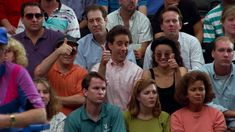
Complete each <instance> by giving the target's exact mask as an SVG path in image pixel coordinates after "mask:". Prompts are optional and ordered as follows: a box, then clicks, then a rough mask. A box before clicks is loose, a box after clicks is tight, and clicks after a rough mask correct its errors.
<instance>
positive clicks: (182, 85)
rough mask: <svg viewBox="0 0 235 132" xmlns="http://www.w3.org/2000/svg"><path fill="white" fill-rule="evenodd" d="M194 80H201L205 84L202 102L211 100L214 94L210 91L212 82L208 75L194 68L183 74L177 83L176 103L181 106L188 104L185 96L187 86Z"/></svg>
mask: <svg viewBox="0 0 235 132" xmlns="http://www.w3.org/2000/svg"><path fill="white" fill-rule="evenodd" d="M196 81H202V82H203V84H204V86H205V91H206V94H205V99H204V101H203V103H204V104H206V103H208V102H211V101H212V99H213V98H214V97H215V95H214V93H213V91H212V84H211V81H210V79H209V76H208V75H207V73H205V72H202V71H197V70H196V71H191V72H189V73H187V74H186V75H184V77H183V78H182V79H181V80H180V81H179V83H178V84H177V86H176V90H175V99H176V101H177V102H178V103H180V104H181V105H183V106H187V105H188V104H189V99H188V98H187V95H188V88H189V86H190V85H191V84H193V83H194V82H196Z"/></svg>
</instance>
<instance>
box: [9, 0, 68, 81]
mask: <svg viewBox="0 0 235 132" xmlns="http://www.w3.org/2000/svg"><path fill="white" fill-rule="evenodd" d="M43 19H44V17H43V12H42V9H41V7H40V5H39V4H38V3H32V2H28V3H24V4H23V5H22V7H21V20H22V22H23V24H24V25H25V31H24V32H22V33H20V34H17V35H15V36H14V38H15V39H17V40H18V41H20V42H21V43H22V44H23V46H24V48H25V50H26V53H27V58H28V60H29V65H28V66H27V67H26V68H27V70H28V71H29V73H30V75H31V77H33V76H34V69H35V67H36V66H37V65H38V64H39V63H41V61H42V60H43V59H45V58H46V57H47V56H48V55H50V53H52V52H53V51H54V49H55V48H56V41H57V40H58V38H60V37H62V36H63V34H61V33H59V32H55V31H52V30H49V29H45V28H43V26H42V23H43Z"/></svg>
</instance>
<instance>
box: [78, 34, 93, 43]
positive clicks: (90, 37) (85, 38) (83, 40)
mask: <svg viewBox="0 0 235 132" xmlns="http://www.w3.org/2000/svg"><path fill="white" fill-rule="evenodd" d="M92 39H93V35H92V34H91V33H89V34H87V35H86V36H84V37H82V38H80V39H79V40H78V43H79V46H81V45H83V46H85V45H88V44H87V41H91V40H92Z"/></svg>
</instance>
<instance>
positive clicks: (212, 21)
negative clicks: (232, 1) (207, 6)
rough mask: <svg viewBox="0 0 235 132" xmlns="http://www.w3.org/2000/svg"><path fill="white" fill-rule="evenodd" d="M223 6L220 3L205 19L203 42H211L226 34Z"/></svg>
mask: <svg viewBox="0 0 235 132" xmlns="http://www.w3.org/2000/svg"><path fill="white" fill-rule="evenodd" d="M222 11H223V6H222V5H221V4H219V5H218V6H216V7H215V8H213V9H212V10H210V11H209V12H208V14H207V15H206V16H205V19H204V25H203V32H204V34H203V38H204V39H203V42H204V43H210V42H212V41H214V40H215V38H217V37H219V36H224V33H223V29H222V23H221V21H220V20H221V16H222Z"/></svg>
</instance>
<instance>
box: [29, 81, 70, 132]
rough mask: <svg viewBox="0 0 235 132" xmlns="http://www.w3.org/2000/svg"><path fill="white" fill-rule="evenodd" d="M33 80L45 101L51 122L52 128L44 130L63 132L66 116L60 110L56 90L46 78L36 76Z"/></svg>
mask: <svg viewBox="0 0 235 132" xmlns="http://www.w3.org/2000/svg"><path fill="white" fill-rule="evenodd" d="M33 81H34V83H35V85H36V87H37V89H38V92H39V94H40V96H41V98H42V100H43V102H44V103H45V106H46V112H47V120H48V122H49V123H50V129H49V130H48V131H47V130H45V131H43V132H63V131H64V120H65V118H66V116H65V115H64V114H63V113H62V112H59V109H60V107H61V105H60V103H59V100H58V99H57V98H56V95H55V92H54V91H53V89H52V88H51V86H50V83H49V82H48V80H47V79H46V78H35V79H34V80H33Z"/></svg>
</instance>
